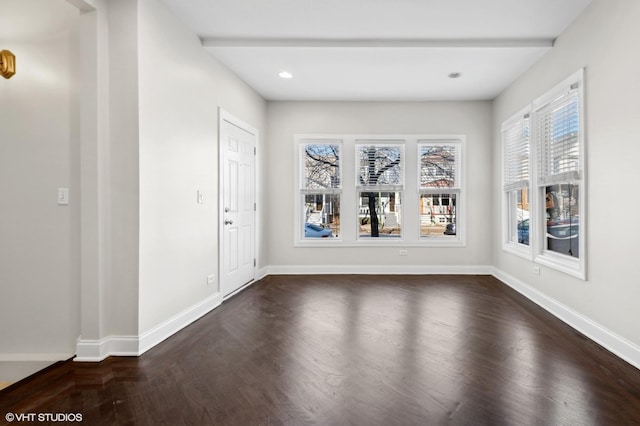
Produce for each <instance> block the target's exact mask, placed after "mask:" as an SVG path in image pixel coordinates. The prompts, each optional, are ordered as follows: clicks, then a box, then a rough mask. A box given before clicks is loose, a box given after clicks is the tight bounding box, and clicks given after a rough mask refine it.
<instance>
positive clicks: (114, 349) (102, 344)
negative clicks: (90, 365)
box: [73, 336, 139, 362]
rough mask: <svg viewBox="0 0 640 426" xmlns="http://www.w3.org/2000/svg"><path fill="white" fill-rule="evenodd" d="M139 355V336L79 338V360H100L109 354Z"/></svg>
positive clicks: (77, 345)
mask: <svg viewBox="0 0 640 426" xmlns="http://www.w3.org/2000/svg"><path fill="white" fill-rule="evenodd" d="M114 355H115V356H138V355H139V353H138V337H137V336H109V337H105V338H104V339H100V340H82V339H78V342H77V343H76V357H75V358H74V359H73V360H74V361H78V362H100V361H102V360H104V359H105V358H107V357H109V356H114Z"/></svg>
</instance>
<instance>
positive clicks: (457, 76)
mask: <svg viewBox="0 0 640 426" xmlns="http://www.w3.org/2000/svg"><path fill="white" fill-rule="evenodd" d="M461 75H462V74H460V73H459V72H452V73H451V74H449V78H460V76H461Z"/></svg>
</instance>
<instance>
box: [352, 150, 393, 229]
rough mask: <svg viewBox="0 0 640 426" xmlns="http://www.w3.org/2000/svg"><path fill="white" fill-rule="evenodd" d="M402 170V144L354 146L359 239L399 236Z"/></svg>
mask: <svg viewBox="0 0 640 426" xmlns="http://www.w3.org/2000/svg"><path fill="white" fill-rule="evenodd" d="M358 142H360V141H358ZM402 168H403V146H402V145H399V144H395V145H389V144H379V143H376V144H373V143H371V144H358V145H356V169H357V170H358V174H357V176H356V180H357V182H356V189H357V193H358V198H359V199H360V202H359V203H358V204H359V205H360V207H359V210H358V217H357V221H358V223H357V226H358V238H385V237H396V238H397V237H401V236H402V228H401V226H400V224H401V223H402V222H401V220H399V218H398V215H399V214H400V211H401V210H400V209H401V205H402V191H403V189H404V176H403V174H402V171H403V170H402Z"/></svg>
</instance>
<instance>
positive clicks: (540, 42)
mask: <svg viewBox="0 0 640 426" xmlns="http://www.w3.org/2000/svg"><path fill="white" fill-rule="evenodd" d="M201 42H202V45H203V46H204V47H333V48H340V47H366V48H372V47H373V48H375V47H381V48H384V47H389V48H402V47H412V48H467V49H476V48H508V47H515V48H527V47H536V48H539V47H553V43H554V40H553V39H549V38H543V39H315V38H314V39H304V38H203V39H201Z"/></svg>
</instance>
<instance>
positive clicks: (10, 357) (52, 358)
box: [0, 353, 73, 362]
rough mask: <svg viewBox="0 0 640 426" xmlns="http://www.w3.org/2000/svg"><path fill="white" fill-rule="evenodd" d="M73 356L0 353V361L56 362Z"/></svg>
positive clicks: (66, 354)
mask: <svg viewBox="0 0 640 426" xmlns="http://www.w3.org/2000/svg"><path fill="white" fill-rule="evenodd" d="M71 358H73V354H70V353H21V354H12V353H7V354H3V353H0V362H56V361H65V360H67V359H71Z"/></svg>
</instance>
